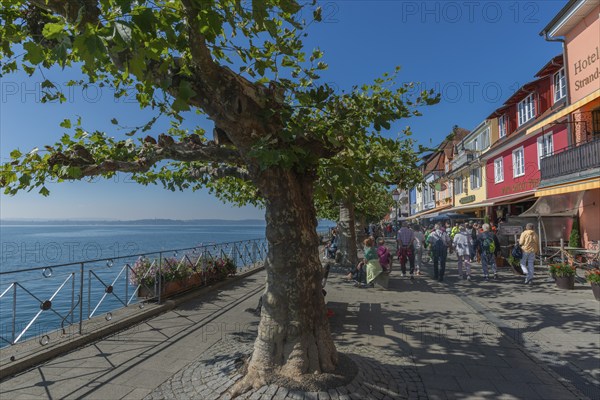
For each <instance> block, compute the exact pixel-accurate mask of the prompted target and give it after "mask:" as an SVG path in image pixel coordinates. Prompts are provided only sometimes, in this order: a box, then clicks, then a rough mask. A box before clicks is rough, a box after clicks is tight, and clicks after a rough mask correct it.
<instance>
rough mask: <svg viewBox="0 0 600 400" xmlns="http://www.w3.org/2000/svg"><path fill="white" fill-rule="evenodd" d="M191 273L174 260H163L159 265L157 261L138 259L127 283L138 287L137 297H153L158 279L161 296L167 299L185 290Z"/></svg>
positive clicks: (144, 258) (190, 270)
mask: <svg viewBox="0 0 600 400" xmlns="http://www.w3.org/2000/svg"><path fill="white" fill-rule="evenodd" d="M192 272H193V271H192V269H191V268H187V267H186V265H184V264H183V263H181V262H179V260H177V259H176V258H164V259H163V260H162V265H161V264H159V261H158V260H150V259H148V258H146V257H140V258H138V259H137V261H136V262H135V264H134V265H133V267H132V273H131V275H130V279H129V281H130V283H131V284H132V285H134V286H138V285H139V288H138V296H140V297H155V296H156V290H157V289H158V283H159V281H158V280H159V279H160V284H161V293H162V296H164V297H168V296H170V295H173V294H175V293H177V292H180V291H181V290H183V289H186V288H187V286H188V285H187V284H186V283H187V280H188V279H189V277H190V276H191V274H192Z"/></svg>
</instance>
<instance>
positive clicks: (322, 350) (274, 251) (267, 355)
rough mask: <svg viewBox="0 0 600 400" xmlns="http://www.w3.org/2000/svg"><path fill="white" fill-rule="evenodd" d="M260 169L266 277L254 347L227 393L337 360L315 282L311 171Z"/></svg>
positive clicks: (328, 368)
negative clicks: (267, 246)
mask: <svg viewBox="0 0 600 400" xmlns="http://www.w3.org/2000/svg"><path fill="white" fill-rule="evenodd" d="M261 175H262V176H261V178H260V179H259V182H258V183H259V186H260V189H261V192H262V194H263V195H264V197H265V199H266V222H267V228H266V236H267V240H268V241H269V252H268V255H267V263H266V271H267V283H266V289H265V292H264V294H263V298H262V299H263V302H262V304H263V307H262V314H261V320H260V325H259V327H258V337H257V338H256V342H255V343H254V352H253V353H252V357H251V359H250V361H249V364H248V369H247V373H246V375H245V376H244V378H242V379H241V380H240V381H239V382H238V383H237V384H236V385H235V386H234V387H233V389H232V394H233V395H238V394H241V393H243V392H245V391H247V390H249V389H250V388H259V387H261V386H264V385H265V384H267V383H268V382H269V378H272V377H273V376H274V375H276V374H279V375H281V376H285V377H287V378H291V379H295V380H301V378H302V375H304V374H314V373H321V372H332V371H334V370H335V368H336V365H337V351H336V349H335V346H334V344H333V340H332V338H331V333H330V330H329V322H328V321H327V316H326V308H325V299H324V297H323V293H322V286H321V279H322V277H323V268H322V266H321V262H320V259H319V251H318V246H319V237H318V235H317V218H316V211H315V208H314V203H313V185H314V177H309V176H307V175H306V174H301V173H295V172H293V171H289V170H283V169H279V168H269V169H268V170H267V171H264V172H263V173H262V174H261Z"/></svg>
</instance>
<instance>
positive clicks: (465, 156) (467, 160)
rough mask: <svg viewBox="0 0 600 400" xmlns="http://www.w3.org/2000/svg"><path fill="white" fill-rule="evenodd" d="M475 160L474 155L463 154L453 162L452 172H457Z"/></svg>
mask: <svg viewBox="0 0 600 400" xmlns="http://www.w3.org/2000/svg"><path fill="white" fill-rule="evenodd" d="M474 159H475V156H474V155H473V153H466V152H465V153H462V154H460V155H459V156H457V157H456V158H455V159H454V160H452V170H453V171H454V170H456V169H458V168H460V167H462V166H463V165H465V164H467V163H470V162H472V161H473V160H474Z"/></svg>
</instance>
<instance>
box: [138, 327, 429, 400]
mask: <svg viewBox="0 0 600 400" xmlns="http://www.w3.org/2000/svg"><path fill="white" fill-rule="evenodd" d="M253 342H254V341H253V340H249V339H246V338H239V337H233V336H230V337H227V338H225V339H224V340H221V341H220V342H219V343H217V344H216V345H215V346H213V347H212V348H211V350H210V351H209V353H207V355H206V357H205V358H204V359H202V360H199V361H196V362H193V363H191V364H190V365H188V366H186V367H185V368H183V369H182V370H180V371H179V372H178V373H176V374H175V375H174V376H173V377H172V378H170V379H169V380H168V381H166V382H165V383H163V384H162V385H161V386H159V387H158V388H157V389H156V390H154V391H153V392H152V393H150V394H149V395H148V396H146V397H145V398H144V400H163V399H177V400H183V399H203V400H217V399H223V400H227V399H231V397H230V395H229V394H227V393H226V392H227V389H229V388H230V387H231V386H232V385H233V384H234V383H235V382H236V381H237V380H238V379H240V378H241V375H240V374H238V373H237V370H238V367H239V366H240V363H241V362H242V359H243V357H244V356H245V355H247V354H250V352H251V351H252V345H253ZM233 348H235V349H236V351H235V353H233V354H232V349H233ZM338 351H340V352H342V353H346V354H347V355H348V356H349V357H350V358H351V359H352V361H354V362H355V363H356V365H357V366H358V373H357V375H356V377H355V378H354V379H353V380H352V381H351V382H350V383H349V384H348V385H346V386H340V387H336V388H332V389H329V390H328V391H327V392H325V391H322V392H299V391H294V390H288V389H286V388H284V387H278V386H274V385H270V386H264V387H262V388H260V389H258V390H252V391H249V392H246V393H244V394H243V395H241V396H238V397H237V399H240V400H242V399H243V400H358V399H361V400H362V399H368V400H392V399H427V398H428V397H427V394H426V391H425V387H424V385H423V382H422V381H421V378H420V377H419V375H418V373H417V370H416V368H415V366H414V365H412V362H411V360H410V359H409V358H406V357H399V356H398V355H397V354H393V353H392V352H387V351H384V350H380V349H376V348H370V347H368V346H361V347H353V348H352V350H350V349H349V348H347V347H346V348H345V347H339V346H338Z"/></svg>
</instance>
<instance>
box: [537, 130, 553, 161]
mask: <svg viewBox="0 0 600 400" xmlns="http://www.w3.org/2000/svg"><path fill="white" fill-rule="evenodd" d="M537 144H538V168H541V161H540V160H541V159H542V158H544V157H548V156H550V155H552V154H553V153H554V143H553V142H552V134H551V133H548V134H546V135H543V136H540V137H539V138H538V139H537Z"/></svg>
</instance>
